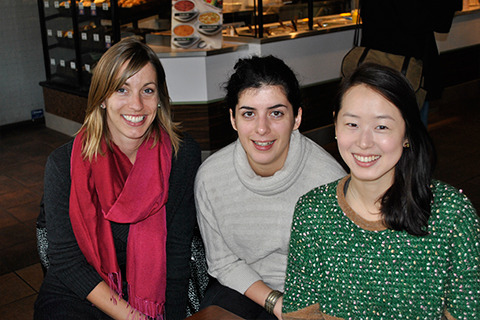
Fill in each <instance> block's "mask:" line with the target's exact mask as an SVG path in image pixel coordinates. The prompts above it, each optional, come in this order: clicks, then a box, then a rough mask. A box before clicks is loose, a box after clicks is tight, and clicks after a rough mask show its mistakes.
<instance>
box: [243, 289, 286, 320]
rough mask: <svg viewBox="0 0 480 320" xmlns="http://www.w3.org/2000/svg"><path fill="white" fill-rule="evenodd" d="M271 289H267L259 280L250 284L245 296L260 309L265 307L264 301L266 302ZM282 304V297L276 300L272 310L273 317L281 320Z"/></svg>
mask: <svg viewBox="0 0 480 320" xmlns="http://www.w3.org/2000/svg"><path fill="white" fill-rule="evenodd" d="M271 291H272V289H271V288H270V287H268V286H267V285H266V284H265V283H264V282H263V281H261V280H259V281H257V282H255V283H254V284H252V285H251V286H250V287H249V288H248V289H247V291H245V295H246V296H247V297H248V298H250V299H251V300H252V301H255V302H256V303H258V304H259V305H261V306H262V307H264V306H265V300H267V297H268V295H269V294H270V292H271ZM282 302H283V297H280V298H278V300H277V303H276V304H275V308H274V310H273V313H274V315H275V316H276V317H277V318H278V319H279V320H281V319H282Z"/></svg>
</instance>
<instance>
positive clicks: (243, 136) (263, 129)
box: [230, 86, 302, 177]
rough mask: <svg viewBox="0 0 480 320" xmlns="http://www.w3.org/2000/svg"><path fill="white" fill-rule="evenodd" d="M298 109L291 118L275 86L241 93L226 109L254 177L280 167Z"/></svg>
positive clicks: (296, 122) (295, 126) (290, 110)
mask: <svg viewBox="0 0 480 320" xmlns="http://www.w3.org/2000/svg"><path fill="white" fill-rule="evenodd" d="M301 119H302V109H301V108H300V109H299V110H298V114H297V116H296V117H295V116H294V113H293V108H292V105H291V104H290V102H289V101H288V99H287V97H286V96H285V93H284V90H283V88H282V87H279V86H263V87H261V88H258V89H256V88H255V89H253V88H252V89H247V90H245V91H243V92H242V93H241V94H240V96H239V99H238V104H237V106H236V107H235V118H234V117H233V114H232V110H230V120H231V122H232V126H233V128H234V129H235V130H236V131H237V132H238V137H239V140H240V143H241V144H242V147H243V149H244V150H245V152H246V154H247V158H248V162H249V163H250V166H251V167H252V169H253V171H255V173H256V174H258V175H260V176H263V177H267V176H271V175H273V174H274V173H275V172H277V171H278V170H280V169H281V168H283V165H284V163H285V160H286V158H287V154H288V147H289V144H290V136H291V134H292V131H293V130H296V129H298V127H299V126H300V123H301Z"/></svg>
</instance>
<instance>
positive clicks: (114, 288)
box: [108, 272, 123, 305]
mask: <svg viewBox="0 0 480 320" xmlns="http://www.w3.org/2000/svg"><path fill="white" fill-rule="evenodd" d="M108 286H109V287H110V290H111V292H110V295H111V296H112V301H113V303H114V304H115V305H116V304H117V302H118V301H119V300H120V299H122V297H123V291H122V275H121V274H120V272H114V273H109V274H108ZM115 293H116V294H118V299H116V298H115Z"/></svg>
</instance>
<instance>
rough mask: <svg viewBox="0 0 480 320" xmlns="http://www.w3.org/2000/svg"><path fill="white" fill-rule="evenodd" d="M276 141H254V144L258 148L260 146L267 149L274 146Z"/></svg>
mask: <svg viewBox="0 0 480 320" xmlns="http://www.w3.org/2000/svg"><path fill="white" fill-rule="evenodd" d="M273 142H274V141H266V142H262V141H253V143H255V144H256V145H257V146H260V147H267V146H270V145H272V144H273Z"/></svg>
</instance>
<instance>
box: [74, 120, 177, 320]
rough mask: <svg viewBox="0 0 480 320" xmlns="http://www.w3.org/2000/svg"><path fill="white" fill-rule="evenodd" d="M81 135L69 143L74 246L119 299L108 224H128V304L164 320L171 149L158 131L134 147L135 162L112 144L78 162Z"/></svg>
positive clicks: (118, 278) (165, 136) (119, 282)
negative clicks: (93, 155) (156, 141)
mask: <svg viewBox="0 0 480 320" xmlns="http://www.w3.org/2000/svg"><path fill="white" fill-rule="evenodd" d="M83 135H84V131H82V132H81V133H80V134H79V135H78V136H77V137H76V138H75V141H74V144H73V150H72V157H71V177H72V186H71V193H70V220H71V222H72V227H73V231H74V233H75V237H76V238H77V242H78V245H79V246H80V249H81V250H82V252H83V254H84V255H85V257H86V258H87V261H88V263H90V264H91V265H92V266H93V267H95V270H97V272H98V273H99V274H100V275H101V276H102V278H103V280H105V282H106V283H107V284H108V285H109V286H110V288H111V289H112V290H114V291H115V292H116V293H118V294H119V295H120V297H121V296H122V277H121V274H120V268H119V266H118V261H117V255H116V252H115V246H114V241H113V236H112V229H111V226H110V221H113V222H117V223H128V224H130V231H129V235H128V243H127V278H126V280H127V282H128V284H129V288H128V302H129V304H130V305H131V306H132V307H133V308H135V309H137V310H139V311H140V312H142V313H144V314H146V315H148V316H150V317H153V318H155V319H163V314H164V304H165V288H166V283H167V280H166V279H167V267H166V261H167V258H166V241H167V226H166V210H165V204H166V202H167V199H168V180H169V177H170V169H171V160H172V147H171V143H170V138H169V137H168V134H167V133H166V132H165V131H164V130H163V129H162V130H161V138H160V141H159V142H158V143H157V144H156V145H155V147H154V148H151V147H152V145H153V138H151V139H150V140H148V141H146V142H144V143H143V144H142V145H141V146H140V147H139V149H138V152H137V156H136V160H135V164H133V165H132V163H131V162H130V160H129V159H128V157H127V156H126V155H125V154H123V153H122V152H121V151H120V149H119V148H118V147H117V146H116V145H114V144H113V143H112V147H113V152H112V151H111V150H110V149H109V148H108V147H107V145H106V142H105V141H102V146H101V147H102V150H103V151H104V153H105V156H102V155H98V157H97V159H94V160H92V162H90V161H88V160H83V155H82V138H83Z"/></svg>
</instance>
